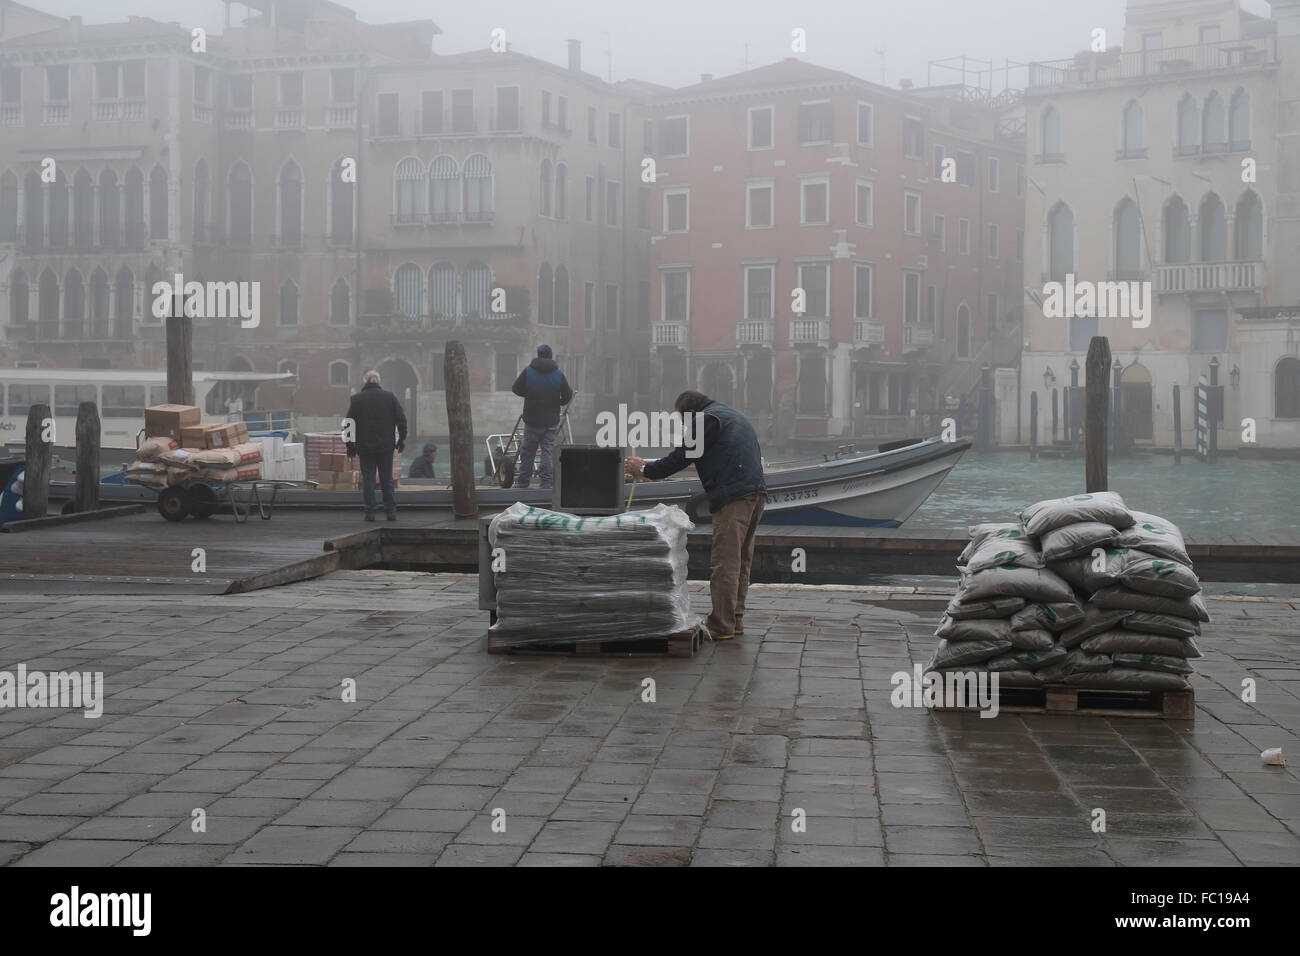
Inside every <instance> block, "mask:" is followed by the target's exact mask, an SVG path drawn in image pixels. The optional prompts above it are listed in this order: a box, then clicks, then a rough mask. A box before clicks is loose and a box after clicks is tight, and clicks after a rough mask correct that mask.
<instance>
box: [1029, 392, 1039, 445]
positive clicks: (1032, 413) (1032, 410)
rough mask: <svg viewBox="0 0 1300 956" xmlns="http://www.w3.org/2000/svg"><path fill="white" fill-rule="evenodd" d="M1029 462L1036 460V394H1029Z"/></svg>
mask: <svg viewBox="0 0 1300 956" xmlns="http://www.w3.org/2000/svg"><path fill="white" fill-rule="evenodd" d="M1029 460H1030V461H1037V460H1038V393H1037V392H1030V393H1029Z"/></svg>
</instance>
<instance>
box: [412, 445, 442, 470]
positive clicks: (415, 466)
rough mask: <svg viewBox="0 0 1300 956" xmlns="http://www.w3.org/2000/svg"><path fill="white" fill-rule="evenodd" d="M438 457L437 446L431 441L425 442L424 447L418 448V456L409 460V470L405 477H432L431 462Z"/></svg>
mask: <svg viewBox="0 0 1300 956" xmlns="http://www.w3.org/2000/svg"><path fill="white" fill-rule="evenodd" d="M437 457H438V446H437V445H435V444H434V443H433V442H425V445H424V448H422V449H421V450H420V457H419V458H417V459H415V461H413V462H411V470H410V471H409V472H408V473H407V475H406V477H407V478H433V477H434V474H433V463H434V461H435V460H436V459H437Z"/></svg>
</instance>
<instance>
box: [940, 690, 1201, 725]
mask: <svg viewBox="0 0 1300 956" xmlns="http://www.w3.org/2000/svg"><path fill="white" fill-rule="evenodd" d="M931 709H932V710H941V711H958V712H962V711H965V712H978V711H979V707H948V706H940V707H934V708H931ZM998 713H1008V714H1079V715H1082V716H1093V717H1158V718H1161V719H1164V720H1194V719H1195V718H1196V695H1195V693H1194V692H1193V691H1192V690H1191V689H1190V688H1189V689H1187V690H1115V689H1111V688H1090V687H1081V686H1077V685H1073V684H1045V685H1043V686H1042V687H999V688H998Z"/></svg>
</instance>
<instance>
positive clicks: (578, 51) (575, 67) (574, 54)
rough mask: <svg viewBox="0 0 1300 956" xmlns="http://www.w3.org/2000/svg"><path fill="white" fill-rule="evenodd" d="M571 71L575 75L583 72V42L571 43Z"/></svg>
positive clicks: (575, 41)
mask: <svg viewBox="0 0 1300 956" xmlns="http://www.w3.org/2000/svg"><path fill="white" fill-rule="evenodd" d="M569 69H571V70H572V71H573V72H574V73H581V72H582V41H581V40H570V41H569Z"/></svg>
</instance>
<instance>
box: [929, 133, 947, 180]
mask: <svg viewBox="0 0 1300 956" xmlns="http://www.w3.org/2000/svg"><path fill="white" fill-rule="evenodd" d="M930 152H931V154H932V155H933V156H934V181H935V182H938V183H941V182H943V161H944V160H945V159H947V158H948V153H947V152H946V151H945V149H944V145H943V143H935V144H934V148H933V149H931V150H930Z"/></svg>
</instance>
